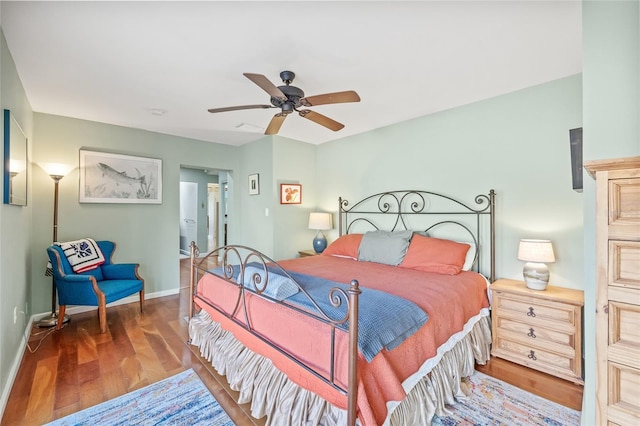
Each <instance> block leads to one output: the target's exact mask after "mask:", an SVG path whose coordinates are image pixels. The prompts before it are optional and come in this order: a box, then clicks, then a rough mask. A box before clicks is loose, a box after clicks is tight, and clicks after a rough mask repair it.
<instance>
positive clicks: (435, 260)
mask: <svg viewBox="0 0 640 426" xmlns="http://www.w3.org/2000/svg"><path fill="white" fill-rule="evenodd" d="M470 247H471V246H470V245H469V244H466V243H457V242H455V241H451V240H441V239H439V238H429V237H424V236H422V235H419V234H414V235H413V238H412V239H411V244H409V249H408V250H407V255H406V256H405V257H404V260H403V261H402V263H401V264H400V266H401V267H402V268H409V269H418V270H420V271H425V272H436V273H438V274H445V275H457V274H459V273H460V271H461V270H462V266H463V265H464V261H465V257H466V255H467V251H469V248H470Z"/></svg>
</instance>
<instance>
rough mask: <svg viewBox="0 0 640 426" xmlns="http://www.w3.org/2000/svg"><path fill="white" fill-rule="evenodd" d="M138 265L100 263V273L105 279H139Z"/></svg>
mask: <svg viewBox="0 0 640 426" xmlns="http://www.w3.org/2000/svg"><path fill="white" fill-rule="evenodd" d="M138 266H140V265H139V264H138V263H116V264H111V265H102V266H101V268H102V275H104V278H105V279H106V280H139V279H141V278H140V277H139V276H138Z"/></svg>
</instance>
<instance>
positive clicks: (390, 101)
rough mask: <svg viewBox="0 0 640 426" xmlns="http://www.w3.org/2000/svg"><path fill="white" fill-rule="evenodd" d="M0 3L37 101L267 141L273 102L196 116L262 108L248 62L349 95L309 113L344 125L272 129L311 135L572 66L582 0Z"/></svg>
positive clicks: (306, 86) (153, 126)
mask: <svg viewBox="0 0 640 426" xmlns="http://www.w3.org/2000/svg"><path fill="white" fill-rule="evenodd" d="M0 7H1V19H2V29H3V31H4V34H5V37H6V40H7V44H8V46H9V50H10V51H11V53H12V56H13V59H14V61H15V63H16V67H17V70H18V74H19V75H20V78H21V80H22V84H23V86H24V89H25V91H26V93H27V97H28V98H29V101H30V103H31V107H32V108H33V110H34V111H36V112H43V113H48V114H55V115H62V116H69V117H76V118H81V119H86V120H92V121H98V122H104V123H111V124H116V125H121V126H128V127H135V128H140V129H146V130H150V131H155V132H160V133H166V134H170V135H177V136H183V137H187V138H194V139H201V140H205V141H211V142H219V143H224V144H231V145H241V144H244V143H247V142H250V141H254V140H256V139H259V138H260V137H262V136H263V135H262V132H263V130H264V128H266V126H267V124H268V123H269V121H270V119H271V117H272V116H273V114H274V113H275V112H277V111H279V110H276V109H269V110H243V111H234V112H224V113H218V114H210V113H208V112H207V109H208V108H218V107H226V106H235V105H245V104H268V103H269V95H267V93H266V92H264V91H263V90H262V89H260V88H259V87H258V86H256V85H255V84H254V83H252V82H251V81H250V80H248V79H247V78H245V77H244V76H243V75H242V73H243V72H251V73H257V74H264V75H265V76H266V77H268V78H269V80H270V81H272V82H273V83H274V84H276V85H281V84H282V82H281V81H280V79H279V73H280V71H282V70H285V69H286V70H291V71H294V72H295V73H296V79H295V81H294V83H293V85H295V86H298V87H300V88H301V89H303V90H304V91H305V93H306V95H307V96H311V95H318V94H322V93H328V92H337V91H343V90H355V91H357V92H358V94H359V95H360V97H361V99H362V101H361V102H359V103H347V104H334V105H323V106H316V107H312V108H310V109H313V110H315V111H317V112H319V113H322V114H324V115H327V116H329V117H331V118H333V119H334V120H337V121H339V122H341V123H343V124H345V128H344V129H342V130H340V131H338V132H332V131H331V130H328V129H326V128H324V127H322V126H320V125H318V124H316V123H313V122H311V121H309V120H305V119H303V118H302V117H299V116H297V115H296V114H292V115H291V116H289V117H288V118H287V120H286V121H285V123H284V125H283V126H282V128H281V130H280V133H279V134H280V135H281V136H285V137H289V138H292V139H297V140H301V141H305V142H309V143H313V144H319V143H323V142H326V141H330V140H334V139H338V138H342V137H345V136H350V135H354V134H359V133H363V132H366V131H369V130H372V129H376V128H380V127H384V126H388V125H390V124H394V123H398V122H402V121H405V120H409V119H412V118H415V117H419V116H423V115H427V114H431V113H434V112H437V111H442V110H446V109H449V108H454V107H456V106H460V105H464V104H468V103H472V102H476V101H479V100H482V99H487V98H490V97H493V96H497V95H501V94H504V93H508V92H512V91H515V90H518V89H521V88H525V87H529V86H533V85H536V84H540V83H544V82H547V81H551V80H554V79H558V78H562V77H566V76H569V75H573V74H576V73H580V72H581V71H582V28H581V22H582V18H581V13H582V12H581V3H580V1H578V0H572V1H553V0H551V1H516V0H514V1H493V2H490V1H483V0H475V1H451V0H449V1H412V2H400V1H375V2H364V1H355V2H345V1H332V2H329V1H324V2H308V1H296V2H293V1H282V2H275V1H259V2H246V1H230V2H221V1H199V2H169V1H161V2H155V1H143V2H110V1H108V2H56V1H44V2H30V1H17V2H10V1H2V3H1V6H0ZM155 110H160V111H166V112H165V113H164V115H155V114H154V111H155ZM242 124H245V125H244V126H241V125H242ZM238 126H241V128H238ZM256 127H257V128H258V129H257V130H256Z"/></svg>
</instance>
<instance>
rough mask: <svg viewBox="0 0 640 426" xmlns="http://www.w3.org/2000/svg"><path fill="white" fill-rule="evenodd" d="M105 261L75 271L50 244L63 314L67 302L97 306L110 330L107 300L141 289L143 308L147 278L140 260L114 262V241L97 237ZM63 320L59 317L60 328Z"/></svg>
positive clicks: (102, 324)
mask: <svg viewBox="0 0 640 426" xmlns="http://www.w3.org/2000/svg"><path fill="white" fill-rule="evenodd" d="M96 243H97V244H98V247H100V250H101V251H102V254H103V255H104V258H105V262H104V263H103V264H102V265H100V266H98V267H97V268H95V269H92V270H90V271H86V272H81V273H75V272H73V269H72V268H71V264H70V263H69V261H68V260H67V257H66V256H65V255H64V252H63V251H62V249H61V248H60V247H59V246H56V245H51V246H49V247H48V248H47V255H48V256H49V260H50V261H51V266H52V269H53V280H54V282H55V284H56V289H57V292H58V304H59V305H60V312H59V313H58V317H59V318H64V315H65V311H66V308H67V305H82V306H97V307H98V317H99V318H100V332H101V333H104V332H106V331H107V303H111V302H114V301H116V300H119V299H122V298H124V297H127V296H130V295H132V294H134V293H140V311H143V309H144V280H143V279H142V278H141V277H140V276H139V275H138V266H139V265H138V264H137V263H118V264H113V263H111V257H112V256H113V252H114V250H115V248H116V245H115V243H113V242H111V241H96ZM62 323H63V321H58V324H57V328H58V329H60V328H61V327H62Z"/></svg>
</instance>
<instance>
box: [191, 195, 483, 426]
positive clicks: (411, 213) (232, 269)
mask: <svg viewBox="0 0 640 426" xmlns="http://www.w3.org/2000/svg"><path fill="white" fill-rule="evenodd" d="M436 200H439V201H445V202H446V204H449V205H450V206H451V207H449V209H448V210H447V209H444V210H443V209H442V208H439V207H437V208H436V206H435V204H437V203H436V202H435V201H436ZM475 203H476V204H477V205H478V207H477V208H475V209H474V208H472V207H469V206H468V205H466V204H464V203H461V202H459V201H457V200H455V199H453V198H451V197H448V196H445V195H442V194H437V193H434V192H429V191H417V190H407V191H388V192H381V193H378V194H374V195H371V196H368V197H366V198H364V199H362V200H360V201H359V202H357V203H355V204H354V205H353V206H351V207H349V202H348V201H347V200H345V199H343V198H339V210H338V216H339V233H340V235H344V234H347V233H349V232H352V233H353V232H355V231H354V230H355V229H356V228H358V227H360V225H364V226H365V227H367V228H369V230H379V229H382V228H381V227H382V225H381V223H380V222H381V221H380V220H379V219H380V217H382V216H384V217H386V218H391V220H392V222H393V225H392V226H391V227H388V226H387V227H385V228H386V230H390V231H399V230H409V229H414V230H415V229H424V232H427V233H429V232H430V231H432V230H433V229H435V228H437V227H438V226H442V225H455V226H459V227H461V228H460V229H462V230H464V231H465V232H467V233H468V234H469V236H470V238H472V239H473V242H474V243H475V244H476V247H477V248H478V250H477V251H476V258H475V259H474V268H475V270H476V271H479V265H480V262H479V260H480V257H481V254H480V252H481V250H480V248H481V247H482V243H483V232H481V231H482V226H481V225H482V220H481V218H482V217H484V216H489V231H488V232H489V250H490V255H489V256H490V274H489V275H490V280H491V282H493V281H495V192H494V191H493V190H491V191H489V193H488V194H487V195H485V194H481V195H477V196H476V197H475ZM452 215H453V216H457V215H464V216H470V217H472V218H473V219H474V220H473V221H472V222H473V223H472V224H471V225H469V224H465V223H462V222H459V221H454V220H450V219H443V220H439V219H440V218H439V217H443V216H444V217H446V216H452ZM415 216H435V219H436V220H435V221H434V222H433V223H431V224H429V225H427V226H426V227H424V228H413V227H411V225H412V224H411V222H412V220H411V218H412V217H415ZM199 255H200V252H199V250H198V247H197V246H196V245H195V243H194V242H192V243H191V280H190V286H191V294H192V295H193V299H192V303H191V304H190V306H189V317H190V318H191V317H193V315H194V309H195V302H196V300H198V301H200V302H202V303H204V304H206V305H207V306H209V307H211V308H212V309H215V310H216V311H218V312H219V313H220V314H222V315H224V316H226V317H227V318H228V319H229V320H231V321H233V322H234V323H236V324H237V325H239V326H241V327H243V328H244V329H246V330H247V331H249V332H250V333H251V334H252V335H254V336H256V337H257V338H258V339H260V340H261V341H262V342H264V343H266V344H267V345H269V346H270V347H272V348H273V349H275V350H277V351H278V352H279V353H281V354H283V355H284V356H286V357H287V358H289V359H290V360H291V361H293V362H294V363H296V364H297V365H299V366H301V367H302V368H304V369H305V370H307V371H309V372H310V373H311V374H313V375H314V376H316V377H317V378H319V379H321V380H322V381H324V382H325V383H327V384H328V385H330V386H332V387H333V388H335V389H337V390H338V391H339V392H341V393H343V394H345V395H346V396H347V421H348V425H350V426H351V425H355V423H356V418H357V412H356V409H357V399H356V398H357V386H358V382H357V377H358V375H357V359H358V321H349V319H350V318H358V296H359V294H360V293H361V290H360V288H359V283H358V281H357V280H352V281H351V283H350V285H349V286H348V289H347V290H344V289H342V288H339V287H334V288H331V289H330V290H329V291H328V294H327V297H328V299H329V301H330V303H331V304H332V305H333V306H334V307H340V306H342V304H345V308H346V313H345V316H344V317H343V318H340V319H334V318H331V317H330V316H329V315H327V314H326V313H325V312H324V311H323V310H322V309H321V308H320V306H318V304H317V303H316V302H315V301H314V300H313V299H312V298H311V296H310V295H309V294H308V293H307V292H306V291H305V290H304V288H303V287H302V286H300V284H299V283H297V282H296V281H295V279H293V277H291V275H289V273H288V272H287V271H286V270H284V269H283V268H282V267H281V266H280V265H279V264H278V263H277V262H276V261H274V260H273V259H271V258H269V257H268V256H266V255H264V254H263V253H260V252H258V251H256V250H254V249H252V248H250V247H246V246H241V245H229V246H223V247H220V248H218V249H216V250H214V251H212V252H210V253H208V254H207V255H206V256H204V257H202V258H200V257H199ZM211 258H214V259H218V260H219V265H220V267H219V268H216V270H215V271H213V270H209V269H208V268H207V266H206V265H207V264H208V261H209V259H211ZM250 263H252V264H254V265H255V264H258V265H259V266H258V267H259V268H262V272H263V274H264V275H263V276H261V275H260V274H258V273H254V274H253V275H252V276H251V277H249V281H250V282H245V280H246V279H247V277H245V269H246V267H247V266H248V265H249V264H250ZM269 268H271V272H272V273H274V272H275V273H277V274H279V275H283V276H285V277H287V278H289V279H291V280H292V281H293V282H294V283H296V284H297V285H298V288H299V290H300V291H301V292H302V293H304V294H305V295H306V297H307V298H308V299H309V301H310V302H311V303H312V304H313V305H314V307H315V308H316V312H309V311H307V310H301V309H300V308H298V307H297V306H295V305H293V304H290V303H287V302H286V300H283V301H278V300H275V299H272V298H271V297H269V296H268V295H266V294H264V290H265V289H266V287H267V284H268V281H269V272H270V270H269ZM203 274H214V275H216V276H217V277H218V278H220V279H223V280H224V281H226V282H228V283H230V284H232V285H234V286H236V287H237V289H238V293H237V298H236V301H235V307H234V309H233V311H232V312H231V313H229V312H226V311H225V310H223V309H221V308H220V307H219V306H217V305H216V304H215V303H214V302H213V301H210V300H208V299H206V298H205V297H203V296H202V295H200V294H199V293H198V292H197V283H198V281H199V280H200V278H201V277H202V276H203ZM247 293H252V294H253V295H257V296H258V297H262V298H264V299H267V300H269V301H270V302H273V303H278V304H280V305H282V306H286V307H287V308H290V309H292V310H294V311H297V312H301V313H303V314H305V315H308V316H311V317H313V318H314V319H315V320H318V321H321V322H323V323H325V324H327V325H328V326H329V327H330V329H331V333H330V339H331V360H330V364H329V365H330V367H329V377H326V376H325V374H324V373H322V372H320V371H317V370H316V369H315V368H314V367H312V366H309V365H306V364H304V362H302V361H300V360H298V359H296V358H295V356H293V355H292V354H290V353H288V352H287V351H286V350H285V349H284V348H282V347H281V346H279V345H278V342H274V341H272V340H270V339H269V338H268V336H264V335H262V334H260V333H258V332H256V331H255V329H254V326H253V324H251V321H250V318H249V315H248V311H247V309H248V308H247V303H246V302H247V299H246V297H247ZM238 314H240V315H241V316H242V317H243V318H244V321H241V320H239V319H237V318H236V317H237V315H238ZM346 322H348V336H349V349H348V350H349V366H348V382H347V387H346V388H344V387H343V386H341V385H340V384H339V383H338V382H337V381H336V378H335V376H334V371H335V368H334V361H335V355H336V354H335V351H336V348H335V338H336V337H335V333H336V328H339V326H340V325H342V324H345V323H346Z"/></svg>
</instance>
